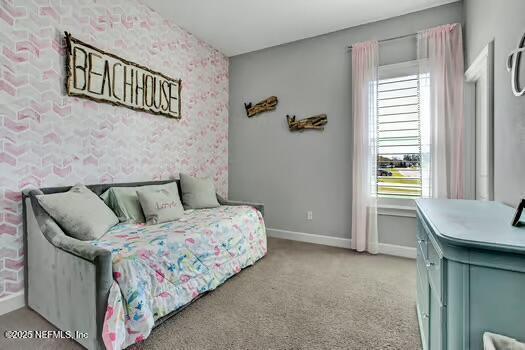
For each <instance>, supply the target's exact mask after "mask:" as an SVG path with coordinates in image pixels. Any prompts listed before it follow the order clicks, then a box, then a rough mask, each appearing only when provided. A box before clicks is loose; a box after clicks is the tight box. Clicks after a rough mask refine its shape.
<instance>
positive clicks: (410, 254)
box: [379, 243, 417, 259]
mask: <svg viewBox="0 0 525 350" xmlns="http://www.w3.org/2000/svg"><path fill="white" fill-rule="evenodd" d="M379 253H380V254H385V255H393V256H400V257H402V258H409V259H415V258H416V254H417V253H416V248H414V247H407V246H404V245H396V244H388V243H379Z"/></svg>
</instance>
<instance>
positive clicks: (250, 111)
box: [244, 96, 279, 118]
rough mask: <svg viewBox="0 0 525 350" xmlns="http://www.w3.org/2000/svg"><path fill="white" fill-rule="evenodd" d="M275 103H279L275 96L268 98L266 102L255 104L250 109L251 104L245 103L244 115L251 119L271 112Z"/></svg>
mask: <svg viewBox="0 0 525 350" xmlns="http://www.w3.org/2000/svg"><path fill="white" fill-rule="evenodd" d="M277 103H279V100H278V99H277V97H276V96H271V97H268V98H267V99H266V100H264V101H261V102H259V103H257V104H256V105H255V106H253V107H252V103H251V102H250V103H245V104H244V108H246V115H247V116H248V118H251V117H253V116H254V115H256V114H259V113H263V112H268V111H273V110H274V109H275V108H276V106H277Z"/></svg>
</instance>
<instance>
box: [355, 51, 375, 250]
mask: <svg viewBox="0 0 525 350" xmlns="http://www.w3.org/2000/svg"><path fill="white" fill-rule="evenodd" d="M377 71H378V43H377V41H367V42H363V43H358V44H354V45H353V46H352V112H353V128H354V150H353V171H352V174H353V187H352V189H353V196H352V249H355V250H357V251H368V252H370V253H372V254H375V253H377V249H378V238H377V198H376V175H377V170H376V166H377V156H376V152H377V151H376V135H377V131H376V110H377V108H376V98H377Z"/></svg>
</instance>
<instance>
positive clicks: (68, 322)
mask: <svg viewBox="0 0 525 350" xmlns="http://www.w3.org/2000/svg"><path fill="white" fill-rule="evenodd" d="M172 181H174V180H168V181H151V182H136V183H117V184H98V185H90V186H87V187H88V188H89V189H91V190H92V191H93V192H94V193H95V194H97V195H101V194H102V193H103V192H105V191H106V190H107V189H108V188H110V187H123V186H125V187H130V186H143V185H158V184H166V183H169V182H172ZM176 181H177V182H178V180H176ZM178 185H179V193H180V184H179V183H178ZM70 188H71V187H54V188H42V189H38V190H26V191H24V192H23V212H24V233H25V249H26V257H27V258H26V279H25V281H26V303H27V305H28V306H29V307H30V308H31V309H33V310H35V311H36V312H38V313H39V314H40V315H42V316H43V317H44V318H46V319H47V320H48V321H49V322H51V323H52V324H53V325H55V326H56V327H57V328H59V329H61V330H64V331H66V330H67V331H80V332H84V333H87V334H88V337H87V338H80V339H76V340H77V341H78V342H79V343H80V344H82V345H83V346H85V347H87V348H88V349H104V348H105V346H104V342H103V340H102V329H103V324H104V317H105V313H106V306H107V300H108V295H109V291H110V288H111V287H112V285H113V284H114V277H113V271H112V269H113V266H112V252H111V251H109V250H107V249H104V248H102V247H98V246H94V245H92V244H91V243H90V242H87V241H80V240H77V239H75V238H72V237H70V236H67V235H66V234H65V233H64V231H63V230H62V229H61V228H60V227H59V225H57V223H56V222H55V221H54V220H53V219H52V218H51V217H50V216H49V215H48V214H47V213H46V211H45V210H44V209H43V208H42V207H41V206H40V204H39V202H38V200H37V199H36V197H35V196H36V195H39V194H52V193H59V192H66V191H68V190H69V189H70ZM217 199H218V201H219V203H220V204H221V206H223V205H227V206H239V205H247V206H252V207H254V208H256V209H257V210H258V211H259V212H260V213H261V214H263V213H264V207H263V205H262V204H258V203H241V202H235V201H228V200H225V199H223V198H221V197H220V196H219V195H217ZM187 305H188V304H186V305H184V306H183V307H177V308H176V309H175V310H173V311H171V312H170V313H168V314H166V315H162V317H159V318H158V319H156V321H155V326H157V325H158V324H160V323H161V322H162V321H163V320H165V319H167V318H168V317H170V316H172V315H173V314H175V313H177V312H178V311H180V310H181V309H182V308H184V307H185V306H187Z"/></svg>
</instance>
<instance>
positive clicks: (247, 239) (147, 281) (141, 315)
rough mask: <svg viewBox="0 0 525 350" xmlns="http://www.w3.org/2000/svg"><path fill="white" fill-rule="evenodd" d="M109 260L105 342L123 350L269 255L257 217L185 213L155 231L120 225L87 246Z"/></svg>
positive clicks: (227, 210)
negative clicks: (100, 249)
mask: <svg viewBox="0 0 525 350" xmlns="http://www.w3.org/2000/svg"><path fill="white" fill-rule="evenodd" d="M92 243H93V244H94V245H96V246H99V247H103V248H105V249H108V250H110V251H111V253H112V260H113V277H114V280H115V282H114V283H113V285H112V287H111V290H110V295H109V298H108V306H107V310H106V317H105V321H104V329H103V340H104V343H105V345H106V348H107V349H121V348H125V347H127V346H129V345H131V344H133V343H136V342H140V341H142V340H144V339H145V338H146V337H147V336H148V335H149V334H150V332H151V330H152V328H153V325H154V323H155V321H156V320H157V319H159V318H160V317H162V316H165V315H167V314H168V313H170V312H172V311H174V310H176V309H178V308H180V307H182V306H184V305H186V304H188V303H189V302H191V301H192V300H193V299H195V298H196V297H198V296H199V295H201V294H202V293H204V292H206V291H209V290H213V289H215V288H217V286H219V285H220V284H222V283H223V282H224V281H226V280H227V279H228V278H229V277H231V276H233V275H234V274H236V273H238V272H239V271H240V270H241V269H242V268H244V267H247V266H249V265H252V264H253V263H255V262H256V261H257V260H259V259H260V258H261V257H263V256H264V255H265V254H266V230H265V226H264V221H263V218H262V215H261V213H260V212H259V211H257V210H256V209H254V208H252V207H248V206H220V207H218V208H213V209H200V210H188V211H186V212H185V214H184V217H183V218H182V219H180V220H177V221H173V222H168V223H165V224H159V225H149V226H146V225H134V224H120V225H117V226H115V227H114V228H112V229H111V230H110V231H109V232H107V233H106V234H105V235H104V236H103V237H102V238H100V239H99V240H97V241H93V242H92Z"/></svg>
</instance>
